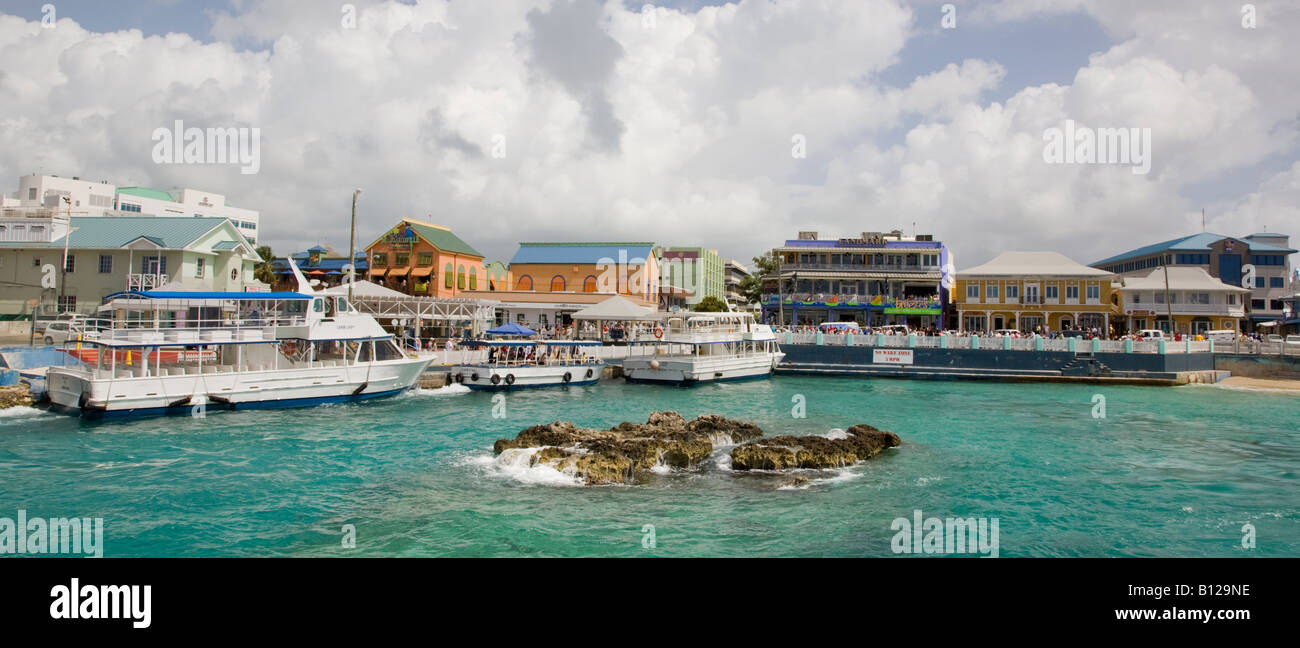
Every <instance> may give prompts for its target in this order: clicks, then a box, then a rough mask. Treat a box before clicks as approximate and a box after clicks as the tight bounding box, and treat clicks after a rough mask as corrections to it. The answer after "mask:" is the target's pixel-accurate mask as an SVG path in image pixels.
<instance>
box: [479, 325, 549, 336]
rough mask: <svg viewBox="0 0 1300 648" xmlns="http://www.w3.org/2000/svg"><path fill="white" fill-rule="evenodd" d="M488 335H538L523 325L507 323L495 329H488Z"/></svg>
mask: <svg viewBox="0 0 1300 648" xmlns="http://www.w3.org/2000/svg"><path fill="white" fill-rule="evenodd" d="M487 332H488V335H537V331H534V330H533V329H530V328H528V327H527V326H524V325H522V324H516V323H514V322H507V323H505V324H502V325H501V326H498V327H496V328H494V329H488V331H487Z"/></svg>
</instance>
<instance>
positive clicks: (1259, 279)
mask: <svg viewBox="0 0 1300 648" xmlns="http://www.w3.org/2000/svg"><path fill="white" fill-rule="evenodd" d="M1255 287H1256V288H1263V287H1264V278H1263V277H1255Z"/></svg>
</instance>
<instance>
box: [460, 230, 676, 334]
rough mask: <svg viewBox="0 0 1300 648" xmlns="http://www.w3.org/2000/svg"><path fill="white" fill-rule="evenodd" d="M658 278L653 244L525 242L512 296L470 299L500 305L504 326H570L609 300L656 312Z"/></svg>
mask: <svg viewBox="0 0 1300 648" xmlns="http://www.w3.org/2000/svg"><path fill="white" fill-rule="evenodd" d="M659 277H660V272H659V265H658V260H657V259H656V257H655V255H654V243H648V242H595V243H571V242H557V243H550V242H523V243H520V244H519V250H518V251H517V252H515V255H514V257H512V258H511V259H510V267H509V280H510V281H511V282H512V283H511V285H510V287H509V289H508V290H496V291H490V290H485V289H480V290H478V291H477V292H474V293H472V294H470V293H467V294H466V295H465V296H466V297H471V296H472V297H478V298H481V299H495V300H499V301H500V302H501V304H500V306H499V308H498V320H499V321H502V322H506V321H509V322H519V323H524V324H527V325H529V326H532V327H542V328H546V327H553V326H556V325H560V326H567V325H568V324H569V323H570V322H571V320H572V318H571V316H572V314H573V313H575V312H577V311H579V310H582V309H584V308H587V307H588V306H591V305H592V304H597V303H600V302H602V301H604V300H605V299H608V298H609V296H610V295H623V296H624V297H627V298H628V299H630V300H632V301H633V302H634V303H636V304H637V305H639V306H643V307H647V308H656V307H657V306H658V304H659V292H660V290H659V288H660V284H659Z"/></svg>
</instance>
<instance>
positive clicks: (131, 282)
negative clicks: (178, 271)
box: [126, 273, 167, 291]
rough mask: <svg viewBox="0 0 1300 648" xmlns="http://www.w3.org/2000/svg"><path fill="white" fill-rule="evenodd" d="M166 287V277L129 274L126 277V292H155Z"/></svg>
mask: <svg viewBox="0 0 1300 648" xmlns="http://www.w3.org/2000/svg"><path fill="white" fill-rule="evenodd" d="M166 285H167V275H165V274H161V273H157V274H143V273H141V274H129V275H127V276H126V289H127V290H137V291H144V290H157V289H159V288H162V287H163V286H166Z"/></svg>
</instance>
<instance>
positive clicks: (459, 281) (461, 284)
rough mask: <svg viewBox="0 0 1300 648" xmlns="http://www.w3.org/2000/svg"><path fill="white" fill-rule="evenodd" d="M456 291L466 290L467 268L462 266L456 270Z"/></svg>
mask: <svg viewBox="0 0 1300 648" xmlns="http://www.w3.org/2000/svg"><path fill="white" fill-rule="evenodd" d="M456 289H457V290H464V289H465V266H460V267H459V268H458V269H457V270H456Z"/></svg>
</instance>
